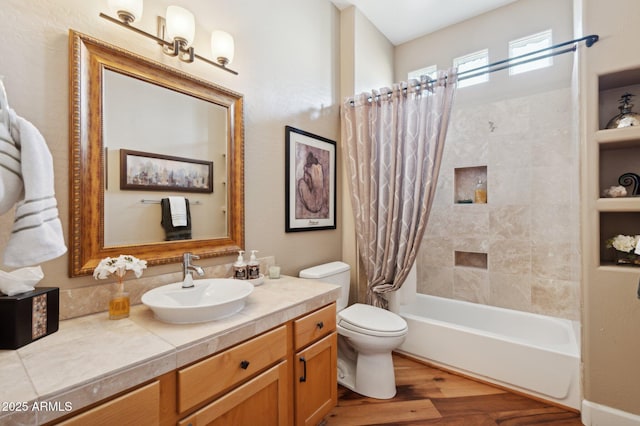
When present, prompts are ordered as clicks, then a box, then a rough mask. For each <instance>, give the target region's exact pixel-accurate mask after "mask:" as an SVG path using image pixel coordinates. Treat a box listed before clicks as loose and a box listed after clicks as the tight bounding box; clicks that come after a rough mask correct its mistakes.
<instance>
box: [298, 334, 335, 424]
mask: <svg viewBox="0 0 640 426" xmlns="http://www.w3.org/2000/svg"><path fill="white" fill-rule="evenodd" d="M337 355H338V335H337V334H336V333H335V332H334V333H332V334H330V335H329V336H327V337H325V338H324V339H322V340H319V341H318V342H316V343H314V344H313V345H311V346H309V347H308V348H306V349H304V350H302V351H300V352H298V353H297V354H296V357H295V359H294V361H295V363H296V365H295V376H294V378H293V379H294V383H295V419H296V426H301V425H313V426H315V425H317V424H318V423H319V422H320V421H321V420H322V419H323V418H324V416H326V415H327V414H328V413H329V411H331V409H332V408H333V407H334V406H335V405H336V404H337V402H338V383H337V381H338V367H337V362H338V361H337Z"/></svg>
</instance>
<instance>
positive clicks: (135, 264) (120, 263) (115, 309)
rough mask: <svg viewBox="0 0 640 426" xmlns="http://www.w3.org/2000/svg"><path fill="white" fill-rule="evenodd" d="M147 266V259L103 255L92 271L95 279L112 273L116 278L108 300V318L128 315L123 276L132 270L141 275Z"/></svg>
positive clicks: (122, 255)
mask: <svg viewBox="0 0 640 426" xmlns="http://www.w3.org/2000/svg"><path fill="white" fill-rule="evenodd" d="M146 268H147V261H146V260H140V259H138V258H136V257H134V256H131V255H128V254H121V255H120V256H118V257H105V258H104V259H102V260H101V261H100V263H99V264H98V266H96V269H94V271H93V277H94V278H95V279H101V280H103V279H105V278H107V277H108V276H109V275H111V274H113V275H115V276H116V279H117V280H118V282H117V285H116V290H115V292H114V294H113V296H112V297H111V300H109V319H122V318H127V317H128V316H129V308H130V305H131V304H130V301H129V293H128V292H126V291H124V276H125V275H126V274H127V272H128V271H133V273H134V274H135V276H136V278H140V277H141V276H142V270H143V269H146Z"/></svg>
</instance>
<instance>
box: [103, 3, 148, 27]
mask: <svg viewBox="0 0 640 426" xmlns="http://www.w3.org/2000/svg"><path fill="white" fill-rule="evenodd" d="M108 5H109V10H111V12H112V13H115V14H116V15H117V16H118V18H120V20H121V21H122V22H124V23H126V24H130V23H131V22H133V21H135V20H136V19H138V18H140V17H141V16H142V0H109V1H108Z"/></svg>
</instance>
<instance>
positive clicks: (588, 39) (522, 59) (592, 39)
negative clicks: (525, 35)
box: [349, 34, 600, 105]
mask: <svg viewBox="0 0 640 426" xmlns="http://www.w3.org/2000/svg"><path fill="white" fill-rule="evenodd" d="M599 38H600V37H599V36H598V35H597V34H591V35H588V36H584V37H581V38H577V39H575V40H570V41H565V42H564V43H558V44H554V45H553V46H549V47H545V48H544V49H540V50H536V51H534V52H529V53H525V54H523V55H520V56H514V57H513V58H509V59H503V60H501V61H497V62H493V63H491V64H488V65H483V66H481V67H477V68H473V69H470V70H466V71H462V72H461V73H459V74H458V81H460V80H466V79H468V78H473V77H478V76H481V75H483V74H489V73H492V72H494V71H500V70H504V69H507V68H511V67H514V66H516V65H522V64H526V63H528V62H533V61H538V60H540V59H544V58H550V57H552V56H556V55H561V54H564V53H569V52H575V51H576V50H577V48H578V44H579V43H580V42H582V41H584V42H585V45H586V46H587V47H591V46H593V45H594V43H596V42H597V41H598V39H599ZM569 45H572V46H571V47H567V48H565V49H562V50H557V51H554V50H555V49H558V48H560V47H564V46H569ZM548 50H551V51H552V52H550V53H547V54H546V55H540V56H534V55H539V54H540V53H543V52H546V51H548ZM531 56H534V57H531ZM444 78H445V79H446V78H447V77H446V76H445V77H444ZM436 81H437V80H434V79H429V80H427V84H430V83H435V82H436ZM415 87H420V84H418V85H416V86H415ZM402 90H403V92H406V90H407V89H406V88H404V89H402ZM379 97H380V95H378V96H376V98H379ZM367 100H368V101H369V102H371V101H372V98H368V99H367ZM349 103H350V104H351V105H353V104H354V101H353V99H351V100H350V101H349Z"/></svg>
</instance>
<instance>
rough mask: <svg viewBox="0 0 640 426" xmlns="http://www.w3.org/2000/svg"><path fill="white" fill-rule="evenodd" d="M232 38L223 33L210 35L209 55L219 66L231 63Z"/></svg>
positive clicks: (217, 32)
mask: <svg viewBox="0 0 640 426" xmlns="http://www.w3.org/2000/svg"><path fill="white" fill-rule="evenodd" d="M233 50H234V44H233V37H231V34H229V33H227V32H224V31H219V30H218V31H214V32H212V33H211V54H212V55H213V57H214V58H215V60H216V61H218V63H220V64H221V65H228V64H230V63H231V61H233Z"/></svg>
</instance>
